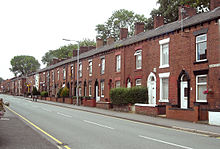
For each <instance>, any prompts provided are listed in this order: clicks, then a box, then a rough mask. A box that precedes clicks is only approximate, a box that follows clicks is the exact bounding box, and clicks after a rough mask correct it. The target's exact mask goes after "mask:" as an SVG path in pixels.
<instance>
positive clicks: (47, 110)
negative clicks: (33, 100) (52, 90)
mask: <svg viewBox="0 0 220 149" xmlns="http://www.w3.org/2000/svg"><path fill="white" fill-rule="evenodd" d="M41 109H43V110H44V111H47V112H51V110H48V109H45V108H41Z"/></svg>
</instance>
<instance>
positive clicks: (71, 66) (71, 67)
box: [71, 65, 74, 78]
mask: <svg viewBox="0 0 220 149" xmlns="http://www.w3.org/2000/svg"><path fill="white" fill-rule="evenodd" d="M73 73H74V72H73V65H71V78H73Z"/></svg>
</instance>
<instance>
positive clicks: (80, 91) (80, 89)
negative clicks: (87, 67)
mask: <svg viewBox="0 0 220 149" xmlns="http://www.w3.org/2000/svg"><path fill="white" fill-rule="evenodd" d="M79 96H82V88H81V84H80V85H79Z"/></svg>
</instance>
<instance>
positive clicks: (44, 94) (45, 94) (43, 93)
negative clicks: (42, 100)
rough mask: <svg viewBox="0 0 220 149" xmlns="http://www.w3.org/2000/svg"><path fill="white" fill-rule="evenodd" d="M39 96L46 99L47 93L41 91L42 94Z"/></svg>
mask: <svg viewBox="0 0 220 149" xmlns="http://www.w3.org/2000/svg"><path fill="white" fill-rule="evenodd" d="M40 95H41V96H42V97H47V96H48V92H47V91H42V92H41V93H40Z"/></svg>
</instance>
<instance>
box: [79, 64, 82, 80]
mask: <svg viewBox="0 0 220 149" xmlns="http://www.w3.org/2000/svg"><path fill="white" fill-rule="evenodd" d="M79 77H82V63H81V62H80V63H79Z"/></svg>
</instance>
